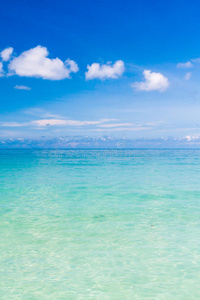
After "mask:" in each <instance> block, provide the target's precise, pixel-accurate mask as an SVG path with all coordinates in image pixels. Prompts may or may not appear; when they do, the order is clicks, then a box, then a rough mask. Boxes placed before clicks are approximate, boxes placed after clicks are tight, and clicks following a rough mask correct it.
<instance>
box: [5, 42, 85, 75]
mask: <svg viewBox="0 0 200 300" xmlns="http://www.w3.org/2000/svg"><path fill="white" fill-rule="evenodd" d="M48 55H49V52H48V50H47V48H46V47H42V46H37V47H35V48H32V49H30V50H28V51H24V52H22V53H21V54H20V55H19V56H18V57H15V58H13V60H12V61H11V62H10V64H9V65H8V69H9V71H10V73H9V75H14V74H16V75H19V76H25V77H37V78H43V79H49V80H61V79H64V78H70V73H71V72H74V73H76V72H78V70H79V68H78V65H77V64H76V63H75V61H73V60H70V59H68V60H66V61H65V62H63V61H62V60H60V59H59V58H54V59H50V58H48V57H47V56H48Z"/></svg>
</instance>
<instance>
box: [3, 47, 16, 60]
mask: <svg viewBox="0 0 200 300" xmlns="http://www.w3.org/2000/svg"><path fill="white" fill-rule="evenodd" d="M12 53H13V48H12V47H9V48H6V49H4V50H3V51H1V53H0V54H1V58H2V60H3V61H8V60H9V59H10V57H11V55H12Z"/></svg>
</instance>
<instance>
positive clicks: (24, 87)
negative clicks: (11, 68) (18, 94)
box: [14, 85, 31, 91]
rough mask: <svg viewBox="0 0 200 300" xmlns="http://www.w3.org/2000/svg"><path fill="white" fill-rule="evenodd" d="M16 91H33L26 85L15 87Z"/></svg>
mask: <svg viewBox="0 0 200 300" xmlns="http://www.w3.org/2000/svg"><path fill="white" fill-rule="evenodd" d="M14 89H16V90H26V91H30V90H31V88H30V87H28V86H26V85H16V86H15V87H14Z"/></svg>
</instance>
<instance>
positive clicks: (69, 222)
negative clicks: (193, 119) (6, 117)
mask: <svg viewBox="0 0 200 300" xmlns="http://www.w3.org/2000/svg"><path fill="white" fill-rule="evenodd" d="M0 170H1V173H0V192H1V200H0V208H1V211H0V212H1V219H0V299H1V300H10V299H12V300H13V299H30V300H33V299H35V300H40V299H41V300H45V299H48V300H51V299H52V300H57V299H59V300H61V299H62V300H64V299H70V300H71V299H72V300H73V299H119V300H121V299H131V300H132V299H141V300H143V299H145V300H146V299H148V300H156V299H157V300H175V299H176V300H188V299H190V300H192V299H196V300H199V299H200V284H199V278H200V251H199V249H200V237H199V232H200V150H116V151H108V150H107V151H106V150H99V151H92V150H83V151H71V150H1V151H0Z"/></svg>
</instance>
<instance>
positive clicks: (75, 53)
mask: <svg viewBox="0 0 200 300" xmlns="http://www.w3.org/2000/svg"><path fill="white" fill-rule="evenodd" d="M199 15H200V6H199V3H198V2H197V1H185V0H182V1H179V0H178V1H171V0H169V1H157V0H153V1H145V0H140V1H121V0H120V1H119V0H115V1H114V0H110V1H108V0H107V1H105V0H101V1H99V0H97V1H92V0H86V1H81V0H74V1H63V0H56V1H55V0H54V1H53V0H48V1H46V0H40V1H38V0H34V1H32V0H20V1H14V0H6V1H5V0H0V25H1V38H0V104H1V105H0V139H9V138H33V139H39V138H41V137H45V138H54V137H57V138H58V137H62V136H77V135H79V136H91V137H99V136H104V135H108V136H109V135H112V136H115V137H117V138H119V137H122V138H145V139H150V138H160V137H164V138H169V137H173V138H182V137H188V139H195V138H198V139H199V137H200V84H199V82H200V39H199V32H200V30H199V29H200V19H199Z"/></svg>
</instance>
